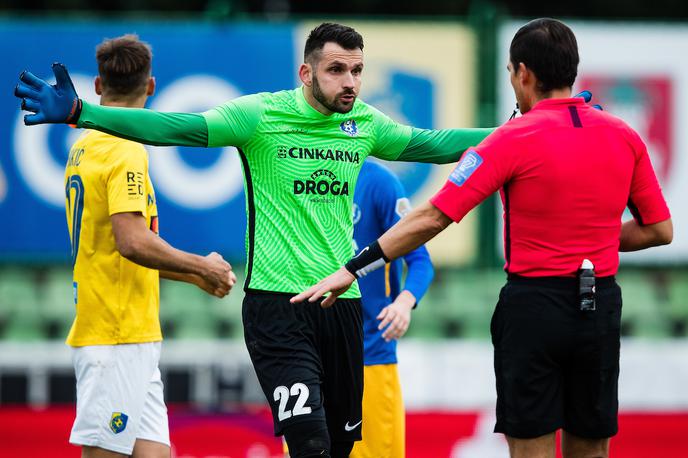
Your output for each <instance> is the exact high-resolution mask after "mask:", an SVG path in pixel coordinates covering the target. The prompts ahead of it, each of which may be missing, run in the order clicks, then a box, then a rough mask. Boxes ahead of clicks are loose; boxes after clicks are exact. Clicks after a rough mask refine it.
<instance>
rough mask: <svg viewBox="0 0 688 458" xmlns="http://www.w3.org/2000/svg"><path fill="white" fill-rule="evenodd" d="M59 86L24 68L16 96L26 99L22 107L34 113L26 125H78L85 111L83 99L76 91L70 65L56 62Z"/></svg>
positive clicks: (54, 68) (29, 116)
mask: <svg viewBox="0 0 688 458" xmlns="http://www.w3.org/2000/svg"><path fill="white" fill-rule="evenodd" d="M52 68H53V73H54V74H55V81H56V82H55V85H50V84H48V83H46V82H45V81H43V80H42V79H40V78H38V77H36V76H35V75H34V74H33V73H31V72H28V71H23V72H22V74H21V75H19V83H18V84H17V86H16V87H15V88H14V95H16V96H17V97H19V98H20V99H22V102H21V109H22V110H25V111H30V112H32V113H34V114H28V115H25V116H24V124H26V125H27V126H32V125H34V124H43V123H67V124H76V122H77V120H78V119H79V115H80V114H81V100H79V96H78V95H77V94H76V90H75V89H74V84H72V79H71V78H70V77H69V73H67V68H66V67H65V66H64V65H62V64H60V63H54V64H53V67H52Z"/></svg>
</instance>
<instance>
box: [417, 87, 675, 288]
mask: <svg viewBox="0 0 688 458" xmlns="http://www.w3.org/2000/svg"><path fill="white" fill-rule="evenodd" d="M498 189H499V190H500V195H501V197H502V205H503V207H504V253H505V257H506V265H505V270H506V271H507V272H509V273H513V274H518V275H523V276H530V277H540V276H572V275H575V273H576V272H577V270H578V268H579V267H580V264H581V262H582V261H583V259H585V258H588V259H590V260H591V261H592V262H593V264H594V265H595V272H596V273H597V275H599V276H607V275H614V274H615V273H616V271H617V268H618V265H619V254H618V250H619V234H620V231H621V216H622V214H623V211H624V209H625V208H626V206H628V207H629V209H630V210H631V212H632V214H633V216H634V217H635V219H636V220H637V221H638V223H640V224H654V223H658V222H660V221H664V220H666V219H669V217H670V215H669V209H668V208H667V205H666V202H665V200H664V197H663V196H662V191H661V189H660V187H659V183H658V182H657V178H656V176H655V173H654V170H653V169H652V164H651V163H650V158H649V156H648V154H647V148H646V147H645V144H644V143H643V141H642V140H641V139H640V137H639V136H638V134H637V133H636V132H635V131H634V130H633V129H631V128H630V127H629V126H628V125H627V124H626V123H625V122H623V121H621V120H620V119H618V118H616V117H614V116H612V115H610V114H608V113H606V112H603V111H600V110H596V109H594V108H592V107H590V106H589V105H586V104H585V102H584V101H583V99H582V98H570V99H546V100H542V101H540V102H539V103H538V104H537V105H535V107H533V109H531V110H530V111H529V112H528V113H526V114H525V115H523V116H521V117H520V118H516V119H514V120H512V121H510V122H508V123H506V124H505V125H504V126H502V127H500V128H499V129H497V130H496V131H495V132H494V133H493V134H492V135H490V136H489V137H487V138H486V139H485V140H483V142H482V143H480V144H479V145H478V146H477V147H475V148H471V149H469V150H468V151H467V152H466V153H465V154H464V156H463V157H462V158H461V161H459V163H458V164H457V166H456V169H455V170H454V171H453V172H452V174H451V175H450V176H449V180H448V181H447V183H446V184H445V185H444V187H443V188H442V189H441V190H440V191H439V192H438V193H437V194H436V195H435V196H434V197H433V198H432V199H431V200H430V202H431V203H432V204H433V205H435V206H436V207H437V208H438V209H439V210H440V211H442V212H443V213H444V214H446V215H447V216H449V217H450V218H451V219H453V220H454V221H456V222H458V221H460V220H461V219H462V218H463V217H464V216H465V215H466V214H467V213H468V212H469V211H470V210H471V209H472V208H473V207H475V206H476V205H478V204H479V203H480V202H482V201H483V200H484V199H485V198H486V197H487V196H489V195H490V194H492V193H493V192H495V191H496V190H498Z"/></svg>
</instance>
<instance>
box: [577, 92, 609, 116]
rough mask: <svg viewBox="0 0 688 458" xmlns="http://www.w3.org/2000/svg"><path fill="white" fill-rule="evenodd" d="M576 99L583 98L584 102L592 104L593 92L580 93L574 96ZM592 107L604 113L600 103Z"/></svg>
mask: <svg viewBox="0 0 688 458" xmlns="http://www.w3.org/2000/svg"><path fill="white" fill-rule="evenodd" d="M574 97H582V98H583V100H585V103H590V101H591V100H592V92H590V91H580V92H579V93H578V94H576V95H574ZM592 107H593V108H595V109H596V110H600V111H603V110H602V105H600V104H599V103H596V104H594V105H592Z"/></svg>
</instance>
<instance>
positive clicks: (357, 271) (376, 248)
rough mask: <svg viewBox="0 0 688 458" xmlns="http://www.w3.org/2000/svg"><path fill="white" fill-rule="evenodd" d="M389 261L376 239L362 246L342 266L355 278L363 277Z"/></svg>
mask: <svg viewBox="0 0 688 458" xmlns="http://www.w3.org/2000/svg"><path fill="white" fill-rule="evenodd" d="M388 262H389V259H388V258H387V256H385V253H383V252H382V248H381V247H380V244H379V243H377V240H376V241H374V242H373V243H371V244H370V245H368V246H367V247H365V248H363V249H362V250H361V252H360V253H358V255H356V256H355V257H353V258H351V260H350V261H349V262H347V263H346V264H345V265H344V268H345V269H346V270H348V271H349V272H351V274H352V275H353V276H354V277H356V278H361V277H365V276H366V275H368V274H369V273H370V272H372V271H373V270H375V269H379V268H380V267H382V266H384V265H385V264H387V263H388Z"/></svg>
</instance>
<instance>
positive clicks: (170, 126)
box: [14, 64, 261, 147]
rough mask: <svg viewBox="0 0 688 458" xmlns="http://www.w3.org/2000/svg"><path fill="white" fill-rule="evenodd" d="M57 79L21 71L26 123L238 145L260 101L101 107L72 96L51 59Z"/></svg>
mask: <svg viewBox="0 0 688 458" xmlns="http://www.w3.org/2000/svg"><path fill="white" fill-rule="evenodd" d="M52 68H53V73H55V78H56V81H57V82H56V84H55V85H54V86H53V85H49V84H48V83H46V82H45V81H43V80H42V79H40V78H37V77H36V76H35V75H33V74H32V73H30V72H23V73H22V74H21V75H20V77H19V80H20V81H19V84H18V85H17V87H16V88H15V90H14V93H15V95H16V96H17V97H19V98H21V99H22V104H21V107H22V109H23V110H26V111H30V112H31V113H33V114H28V115H26V116H24V123H25V124H26V125H29V126H30V125H34V124H43V123H67V124H76V126H77V127H84V128H87V129H95V130H100V131H102V132H106V133H109V134H111V135H115V136H117V137H121V138H126V139H128V140H133V141H136V142H139V143H144V144H147V145H157V146H172V145H177V146H201V147H206V146H230V145H231V146H240V145H242V144H243V143H244V142H245V141H247V140H248V138H249V137H250V136H251V134H252V133H253V130H254V129H255V127H256V125H257V124H258V120H259V118H260V110H261V106H260V101H259V100H258V99H257V98H256V97H244V98H242V99H244V100H243V101H239V99H237V101H232V102H228V103H226V104H224V105H221V106H220V107H217V108H215V109H213V110H210V111H208V112H206V113H160V112H155V111H152V110H146V109H142V108H118V107H105V106H100V105H93V104H90V103H87V102H85V101H83V100H81V99H79V96H78V95H77V93H76V91H75V89H74V85H73V84H72V80H71V78H70V77H69V73H67V69H66V68H65V67H64V65H62V64H53V67H52Z"/></svg>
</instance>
